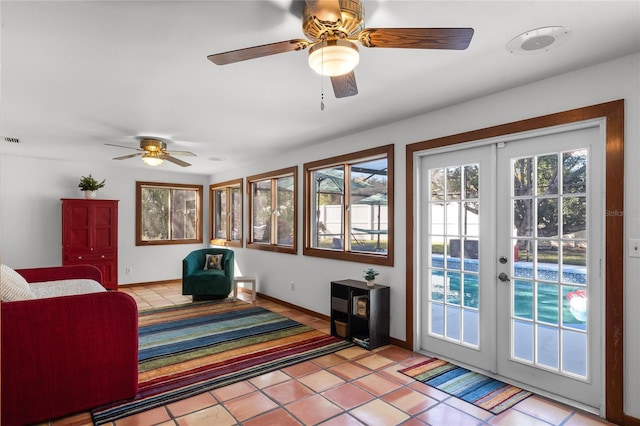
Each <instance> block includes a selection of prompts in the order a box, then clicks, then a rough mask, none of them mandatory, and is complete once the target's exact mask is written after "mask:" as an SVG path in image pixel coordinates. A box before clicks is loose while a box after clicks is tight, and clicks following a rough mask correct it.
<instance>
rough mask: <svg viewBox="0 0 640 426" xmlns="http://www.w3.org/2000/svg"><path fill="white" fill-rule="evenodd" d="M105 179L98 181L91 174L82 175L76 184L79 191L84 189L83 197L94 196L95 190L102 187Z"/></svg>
mask: <svg viewBox="0 0 640 426" xmlns="http://www.w3.org/2000/svg"><path fill="white" fill-rule="evenodd" d="M106 181H107V180H106V179H102V182H98V181H97V180H95V179H94V178H93V176H91V175H89V176H82V178H81V179H80V183H79V184H78V188H80V190H81V191H84V197H85V198H96V191H97V190H98V189H100V188H102V187H104V185H105V182H106Z"/></svg>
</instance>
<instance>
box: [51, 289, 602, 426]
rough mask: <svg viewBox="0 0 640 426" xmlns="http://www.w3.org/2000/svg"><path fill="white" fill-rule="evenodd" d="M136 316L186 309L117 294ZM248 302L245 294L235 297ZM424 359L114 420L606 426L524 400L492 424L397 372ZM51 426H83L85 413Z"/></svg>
mask: <svg viewBox="0 0 640 426" xmlns="http://www.w3.org/2000/svg"><path fill="white" fill-rule="evenodd" d="M121 291H124V292H126V293H128V294H130V295H131V296H133V297H134V298H135V300H136V302H137V303H138V307H139V309H141V310H142V309H147V308H151V307H160V306H168V305H173V304H180V303H185V302H189V301H191V298H190V297H187V296H182V295H181V287H180V282H179V281H177V282H175V283H173V282H171V283H162V284H153V285H144V286H135V287H127V288H123V289H122V290H121ZM239 297H240V298H241V299H243V300H246V301H250V300H251V295H250V293H245V292H239ZM255 303H256V304H257V305H259V306H262V307H264V308H266V309H269V310H272V311H275V312H278V313H280V314H281V315H284V316H287V317H289V318H292V319H294V320H296V321H298V322H301V323H304V324H308V325H310V326H312V327H314V328H317V329H319V330H323V331H325V332H327V333H329V323H328V322H327V321H324V320H321V319H318V318H315V317H312V316H310V315H307V314H304V313H302V312H300V311H297V310H295V309H291V308H289V307H286V306H283V305H280V304H277V303H274V302H272V301H268V300H265V299H263V298H260V297H259V296H258V298H257V300H256V302H255ZM422 359H424V356H423V355H420V354H418V353H415V352H411V351H408V350H405V349H402V348H398V347H395V346H386V347H383V348H379V349H377V350H374V351H367V350H364V349H362V348H358V347H352V348H348V349H345V350H343V351H340V352H337V353H335V354H331V355H326V356H323V357H320V358H316V359H314V360H311V361H305V362H302V363H300V364H296V365H293V366H291V367H287V368H284V369H282V370H277V371H274V372H271V373H267V374H264V375H262V376H259V377H255V378H253V379H249V380H245V381H242V382H238V383H235V384H232V385H229V386H226V387H222V388H219V389H215V390H213V391H211V392H206V393H203V394H200V395H197V396H195V397H192V398H188V399H185V400H182V401H178V402H175V403H173V404H168V405H166V406H163V407H159V408H156V409H152V410H149V411H146V412H143V413H140V414H137V415H134V416H131V417H127V418H124V419H121V420H118V421H116V422H114V423H113V425H115V426H134V425H162V426H164V425H182V426H194V425H215V426H226V425H240V424H241V425H256V426H270V425H274V426H275V425H277V426H287V425H323V426H341V425H383V426H390V425H399V424H402V425H408V426H409V425H412V426H413V425H416V426H417V425H432V426H441V425H444V426H457V425H493V426H504V425H513V426H521V425H522V426H525V425H531V426H538V425H539V426H549V425H563V426H577V425H585V426H589V425H602V424H610V423H607V422H605V421H603V420H602V419H599V418H597V417H595V416H593V415H591V414H588V413H585V412H582V411H580V410H577V409H574V408H572V407H569V406H565V405H562V404H559V403H556V402H553V401H550V400H548V399H545V398H543V397H539V396H532V397H529V398H528V399H526V400H524V401H522V402H520V403H519V404H517V405H516V406H514V407H512V408H511V409H509V410H507V411H505V412H503V413H502V414H500V415H498V416H494V415H492V414H491V413H489V412H487V411H485V410H482V409H480V408H477V407H475V406H473V405H471V404H468V403H466V402H464V401H461V400H459V399H457V398H454V397H451V396H449V395H447V394H445V393H442V392H440V391H438V390H436V389H434V388H431V387H429V386H427V385H424V384H422V383H419V382H416V381H414V380H412V379H410V378H408V377H406V376H404V375H402V374H400V373H398V370H399V369H401V368H403V367H406V366H410V365H413V364H415V363H417V362H420V361H421V360H422ZM45 424H52V425H90V424H92V422H91V416H90V414H89V413H80V414H77V415H73V416H70V417H65V418H63V419H56V420H52V421H51V422H48V423H45Z"/></svg>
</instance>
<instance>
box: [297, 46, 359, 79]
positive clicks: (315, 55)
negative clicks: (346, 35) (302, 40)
mask: <svg viewBox="0 0 640 426" xmlns="http://www.w3.org/2000/svg"><path fill="white" fill-rule="evenodd" d="M359 61H360V55H359V54H358V48H357V46H356V45H355V44H353V43H351V42H350V41H348V40H342V39H335V40H323V41H322V42H320V43H317V44H316V45H314V46H313V47H312V48H311V49H309V66H310V67H311V69H312V70H314V71H315V72H317V73H318V74H320V75H326V76H328V77H335V76H338V75H344V74H347V73H350V72H351V71H353V69H354V68H355V67H356V66H357V65H358V62H359Z"/></svg>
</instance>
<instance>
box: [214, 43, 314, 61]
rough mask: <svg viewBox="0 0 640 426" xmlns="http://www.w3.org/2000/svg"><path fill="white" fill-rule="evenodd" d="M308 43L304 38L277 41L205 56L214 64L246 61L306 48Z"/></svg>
mask: <svg viewBox="0 0 640 426" xmlns="http://www.w3.org/2000/svg"><path fill="white" fill-rule="evenodd" d="M308 45H309V42H308V41H307V40H304V39H294V40H289V41H279V42H277V43H270V44H263V45H261V46H254V47H247V48H244V49H238V50H231V51H229V52H223V53H215V54H213V55H209V56H207V59H209V60H210V61H211V62H213V63H214V64H216V65H227V64H232V63H234V62H240V61H246V60H247V59H256V58H261V57H263V56H270V55H276V54H278V53H285V52H291V51H293V50H302V49H306V48H307V46H308Z"/></svg>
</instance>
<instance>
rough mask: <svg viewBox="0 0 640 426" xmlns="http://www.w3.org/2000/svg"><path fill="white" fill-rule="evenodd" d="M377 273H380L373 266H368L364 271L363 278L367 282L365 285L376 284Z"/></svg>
mask: <svg viewBox="0 0 640 426" xmlns="http://www.w3.org/2000/svg"><path fill="white" fill-rule="evenodd" d="M377 275H380V273H379V272H378V271H374V270H373V268H369V269H367V270H365V271H364V276H363V278H364V279H365V281H366V282H367V286H368V287H373V286H374V285H376V276H377Z"/></svg>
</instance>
